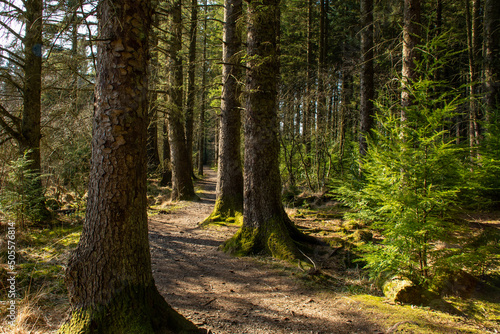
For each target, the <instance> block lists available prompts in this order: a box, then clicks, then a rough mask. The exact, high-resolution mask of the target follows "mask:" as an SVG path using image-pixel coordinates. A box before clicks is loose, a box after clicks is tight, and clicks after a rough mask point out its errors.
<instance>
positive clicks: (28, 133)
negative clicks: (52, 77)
mask: <svg viewBox="0 0 500 334" xmlns="http://www.w3.org/2000/svg"><path fill="white" fill-rule="evenodd" d="M25 4H26V11H25V15H26V33H25V37H24V61H25V66H24V87H23V111H22V117H21V127H20V134H19V136H18V137H17V138H18V144H19V151H20V154H21V156H22V155H24V154H25V153H26V158H27V159H28V160H29V161H31V162H30V163H29V164H28V165H27V167H26V168H27V169H28V170H30V171H31V173H32V175H33V176H34V179H33V180H27V181H26V183H27V187H29V188H30V190H29V191H27V192H26V193H27V194H28V196H29V197H31V198H28V199H27V202H28V203H29V205H28V207H27V210H30V211H36V212H38V214H37V218H39V219H42V220H43V219H45V218H47V217H48V216H49V212H48V211H47V209H46V208H45V200H44V197H43V193H44V191H43V187H42V181H41V179H40V178H39V177H37V176H39V175H40V174H41V156H40V139H41V138H42V135H41V127H40V118H41V89H42V21H43V20H42V14H43V1H42V0H28V1H26V3H25Z"/></svg>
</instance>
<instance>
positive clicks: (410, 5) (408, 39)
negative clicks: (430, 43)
mask: <svg viewBox="0 0 500 334" xmlns="http://www.w3.org/2000/svg"><path fill="white" fill-rule="evenodd" d="M419 36H420V0H404V22H403V57H402V63H403V67H402V69H401V77H402V81H403V90H402V92H401V106H402V110H401V120H402V121H406V113H405V111H404V110H405V107H408V106H410V105H411V104H412V98H411V95H410V92H409V90H408V88H407V87H408V85H411V82H412V81H414V80H415V79H416V72H415V68H416V66H415V61H417V60H418V53H417V49H416V48H415V47H416V45H417V44H418V41H419Z"/></svg>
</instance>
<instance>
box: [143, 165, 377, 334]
mask: <svg viewBox="0 0 500 334" xmlns="http://www.w3.org/2000/svg"><path fill="white" fill-rule="evenodd" d="M216 174H217V173H216V172H214V171H213V170H211V169H205V178H204V179H202V180H199V181H198V182H197V183H196V187H197V189H199V191H198V195H199V196H200V197H201V201H200V202H181V203H179V209H177V210H175V211H174V212H172V213H169V214H159V215H156V216H154V217H151V218H150V220H149V230H150V232H149V238H150V245H151V255H152V267H153V274H154V278H155V281H156V285H157V287H158V290H159V291H160V293H161V294H162V295H163V296H164V297H165V299H166V300H167V302H168V303H170V305H172V306H173V307H174V308H175V309H176V310H178V311H179V312H180V313H181V314H183V315H184V316H186V317H187V318H188V319H190V320H191V321H193V322H194V323H195V324H197V325H199V326H200V327H204V328H206V329H210V330H211V331H212V333H214V334H244V333H248V334H264V333H266V334H267V333H268V334H271V333H272V334H278V333H283V334H292V333H324V334H327V333H372V334H373V333H383V331H381V330H380V328H379V327H380V326H378V325H377V324H376V323H373V322H372V321H370V313H369V311H367V310H363V309H362V308H361V305H360V304H359V303H358V302H356V301H354V300H351V299H350V298H348V297H347V296H344V295H341V294H334V293H333V292H324V291H323V292H321V291H318V290H317V289H312V288H308V287H306V285H305V284H304V283H303V282H300V281H298V280H297V279H293V278H292V277H291V276H290V272H285V271H284V270H283V269H280V268H279V267H280V266H276V265H275V266H274V267H273V266H272V263H271V264H263V263H262V261H261V262H258V261H257V260H256V259H253V258H235V257H231V256H229V255H227V254H225V253H223V252H221V251H219V250H218V247H219V245H220V244H221V243H222V242H223V241H224V240H227V239H228V238H229V237H231V235H233V234H234V233H235V232H236V231H237V228H236V227H220V228H209V229H201V228H199V227H198V223H199V222H200V221H202V220H203V219H205V218H206V217H207V216H208V215H209V214H210V213H211V211H212V209H213V205H214V203H215V186H216V176H217V175H216Z"/></svg>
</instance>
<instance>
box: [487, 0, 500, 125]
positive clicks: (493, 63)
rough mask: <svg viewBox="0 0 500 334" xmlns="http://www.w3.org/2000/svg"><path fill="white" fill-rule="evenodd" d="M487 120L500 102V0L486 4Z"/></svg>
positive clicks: (493, 0) (489, 0)
mask: <svg viewBox="0 0 500 334" xmlns="http://www.w3.org/2000/svg"><path fill="white" fill-rule="evenodd" d="M484 34H485V36H484V39H485V46H486V47H485V70H484V72H485V73H484V74H485V93H486V120H487V122H488V121H490V120H491V118H492V114H493V113H494V110H495V109H496V108H497V107H498V106H499V104H500V96H499V94H500V57H499V56H498V55H499V54H500V2H499V1H496V0H486V2H485V4H484Z"/></svg>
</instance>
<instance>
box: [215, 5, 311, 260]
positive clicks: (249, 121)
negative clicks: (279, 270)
mask: <svg viewBox="0 0 500 334" xmlns="http://www.w3.org/2000/svg"><path fill="white" fill-rule="evenodd" d="M279 4H280V1H279V0H250V1H248V23H247V28H248V33H247V45H248V46H247V58H248V63H247V67H248V69H247V79H246V113H245V163H244V167H245V168H244V213H243V225H242V227H241V228H240V229H239V230H238V232H237V233H236V234H235V235H234V236H233V237H232V238H231V239H229V240H228V241H226V242H225V244H224V250H225V251H228V252H230V253H233V254H236V255H246V254H259V253H266V254H270V255H272V256H273V257H277V258H282V259H293V258H297V257H300V252H299V249H298V247H297V245H296V244H295V241H299V240H305V239H307V238H306V236H305V235H303V234H302V233H301V232H299V230H298V229H297V228H296V227H295V226H294V224H293V223H292V221H291V220H290V218H288V216H287V214H286V213H285V211H284V209H283V204H282V203H281V179H280V174H279V173H280V172H279V160H278V157H279V142H278V133H277V131H278V123H277V122H278V120H277V107H278V105H277V88H278V85H277V84H278V75H279V43H278V31H279V23H280V10H279Z"/></svg>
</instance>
